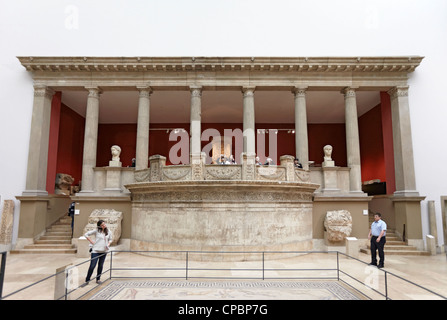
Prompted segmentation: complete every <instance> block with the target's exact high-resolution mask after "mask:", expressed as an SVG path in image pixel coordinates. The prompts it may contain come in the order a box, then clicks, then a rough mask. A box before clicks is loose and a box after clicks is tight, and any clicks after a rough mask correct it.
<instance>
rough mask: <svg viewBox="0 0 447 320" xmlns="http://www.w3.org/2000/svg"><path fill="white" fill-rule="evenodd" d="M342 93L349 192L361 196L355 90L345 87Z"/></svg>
mask: <svg viewBox="0 0 447 320" xmlns="http://www.w3.org/2000/svg"><path fill="white" fill-rule="evenodd" d="M342 93H343V94H344V96H345V126H346V151H347V158H348V167H349V168H350V170H349V185H350V192H351V193H358V194H363V192H362V172H361V167H360V139H359V124H358V118H357V101H356V95H355V89H354V88H350V87H347V88H344V89H343V90H342Z"/></svg>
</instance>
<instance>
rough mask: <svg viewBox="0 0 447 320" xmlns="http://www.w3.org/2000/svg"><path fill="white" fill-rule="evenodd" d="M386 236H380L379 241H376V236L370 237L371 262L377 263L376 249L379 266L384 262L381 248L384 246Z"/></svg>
mask: <svg viewBox="0 0 447 320" xmlns="http://www.w3.org/2000/svg"><path fill="white" fill-rule="evenodd" d="M385 243H386V238H385V237H382V238H380V241H379V242H377V237H376V236H372V237H371V263H372V264H377V253H376V251H377V250H378V251H379V258H380V262H379V266H383V263H384V262H385V254H384V253H383V248H384V247H385Z"/></svg>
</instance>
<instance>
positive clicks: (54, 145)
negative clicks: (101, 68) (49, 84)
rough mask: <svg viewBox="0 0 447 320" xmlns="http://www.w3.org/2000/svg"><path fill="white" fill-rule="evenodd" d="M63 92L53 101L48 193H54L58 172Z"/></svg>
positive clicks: (57, 94)
mask: <svg viewBox="0 0 447 320" xmlns="http://www.w3.org/2000/svg"><path fill="white" fill-rule="evenodd" d="M61 97H62V93H61V92H56V93H55V94H54V96H53V99H52V100H51V114H50V136H49V141H48V163H47V185H46V190H47V192H48V193H50V194H52V193H54V189H55V182H56V173H57V172H56V171H57V158H58V145H59V127H60V115H61Z"/></svg>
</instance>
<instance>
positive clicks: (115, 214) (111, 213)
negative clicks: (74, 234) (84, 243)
mask: <svg viewBox="0 0 447 320" xmlns="http://www.w3.org/2000/svg"><path fill="white" fill-rule="evenodd" d="M98 220H104V222H105V223H106V226H107V229H109V232H111V233H112V237H113V241H112V243H111V245H112V246H114V245H116V244H117V243H118V241H119V239H120V237H121V221H122V220H123V213H122V212H120V211H116V210H114V209H95V210H93V211H92V213H91V214H90V216H89V218H88V224H87V225H86V226H85V228H84V234H85V233H86V232H87V231H90V230H95V229H96V228H97V222H98Z"/></svg>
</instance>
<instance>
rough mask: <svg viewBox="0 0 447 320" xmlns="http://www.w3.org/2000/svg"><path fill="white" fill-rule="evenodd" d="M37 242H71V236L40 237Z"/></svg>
mask: <svg viewBox="0 0 447 320" xmlns="http://www.w3.org/2000/svg"><path fill="white" fill-rule="evenodd" d="M39 240H71V236H41V237H40V238H39Z"/></svg>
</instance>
